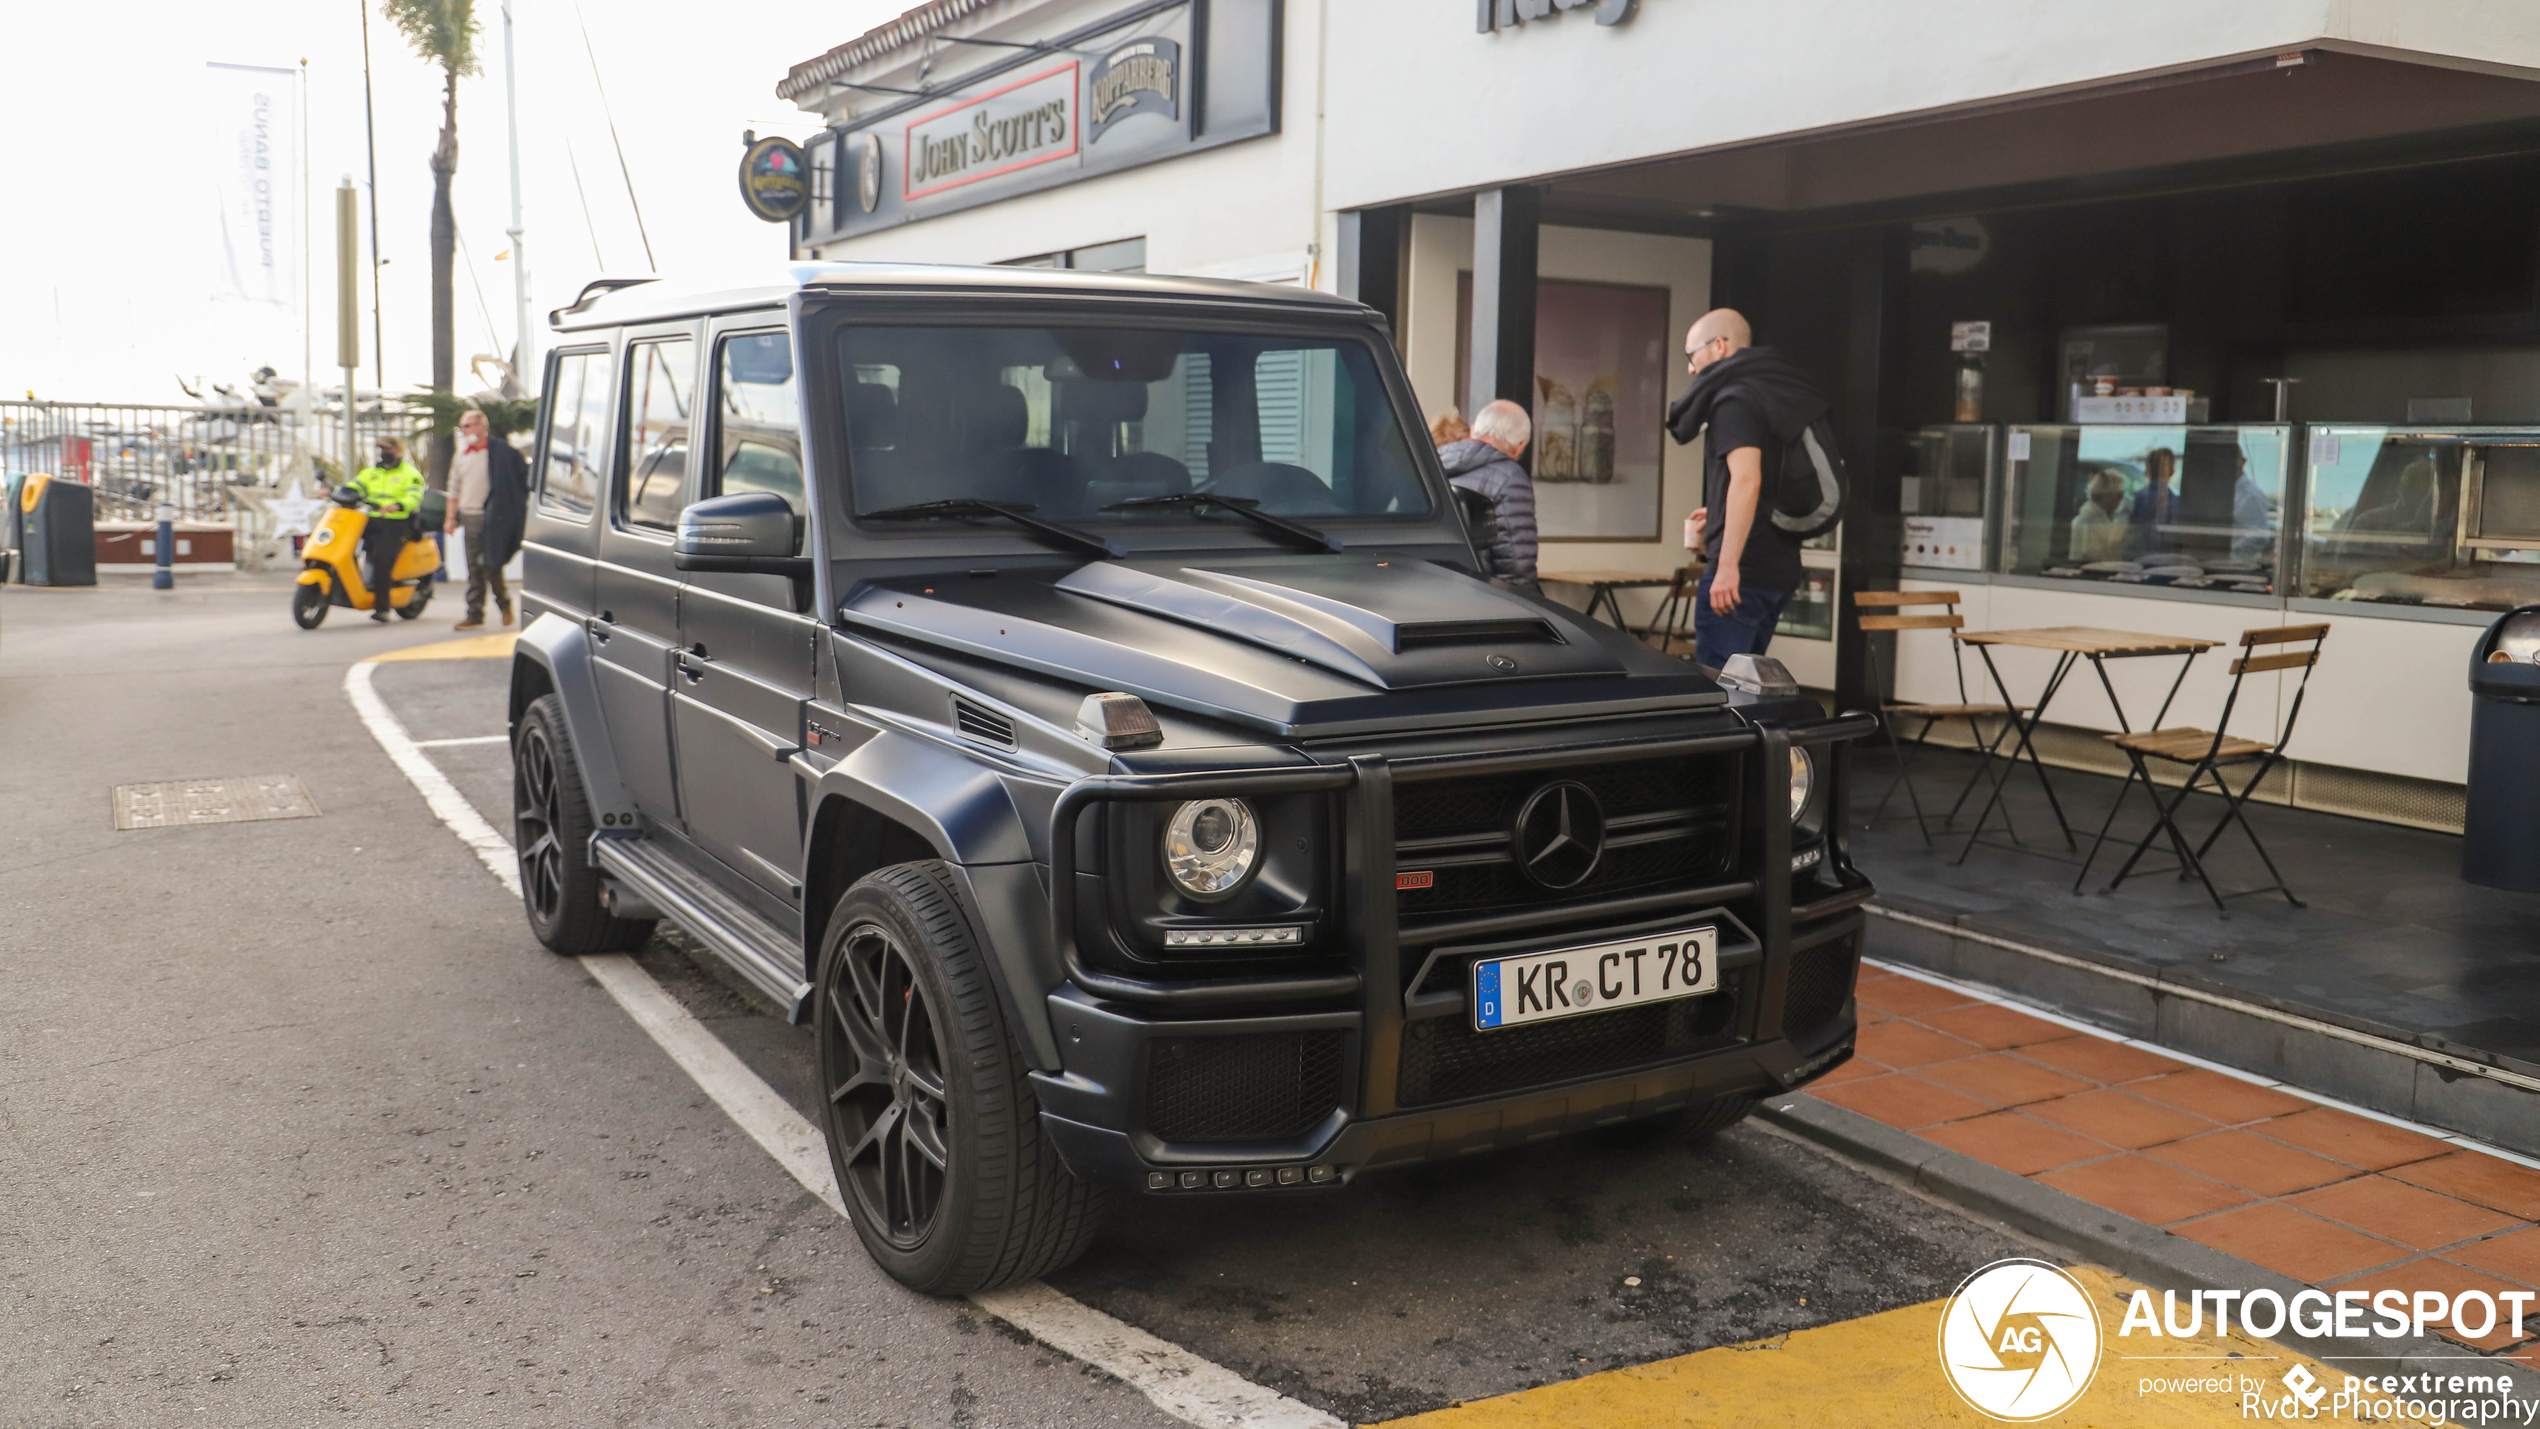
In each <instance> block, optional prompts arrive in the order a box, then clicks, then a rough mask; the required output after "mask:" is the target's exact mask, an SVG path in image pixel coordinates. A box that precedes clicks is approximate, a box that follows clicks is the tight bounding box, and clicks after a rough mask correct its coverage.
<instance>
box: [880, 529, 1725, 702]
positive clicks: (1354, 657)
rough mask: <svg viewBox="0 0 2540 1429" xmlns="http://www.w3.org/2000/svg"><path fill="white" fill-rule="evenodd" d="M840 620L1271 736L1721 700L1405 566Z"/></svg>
mask: <svg viewBox="0 0 2540 1429" xmlns="http://www.w3.org/2000/svg"><path fill="white" fill-rule="evenodd" d="M844 613H845V614H846V616H847V618H848V621H849V623H850V624H851V625H855V626H859V627H862V628H865V629H867V630H870V631H873V632H874V633H877V634H887V635H888V636H892V637H896V638H897V639H899V640H907V641H915V642H918V643H921V644H927V645H936V646H942V647H945V648H948V649H951V650H955V651H958V652H960V653H962V654H965V655H969V656H973V657H978V656H985V657H987V658H990V659H994V660H997V661H999V662H1001V663H1006V664H1012V665H1016V666H1020V667H1023V668H1027V669H1032V670H1036V671H1039V672H1041V673H1044V674H1050V675H1056V676H1059V677H1061V678H1065V679H1068V680H1070V681H1074V682H1079V683H1083V684H1087V685H1090V686H1092V687H1094V688H1097V689H1116V690H1125V691H1128V692H1130V693H1132V694H1137V695H1139V696H1141V697H1143V698H1146V699H1149V700H1152V701H1156V702H1159V703H1162V704H1165V705H1169V706H1173V707H1177V708H1181V709H1184V710H1187V711H1189V712H1191V713H1195V714H1201V715H1206V716H1212V717H1218V718H1228V719H1233V720H1236V721H1238V722H1241V723H1246V724H1254V725H1258V726H1263V727H1267V728H1272V729H1277V730H1280V731H1283V732H1301V731H1303V730H1304V729H1306V728H1307V727H1309V726H1324V725H1327V724H1329V723H1332V722H1334V721H1338V722H1341V723H1346V724H1349V725H1353V726H1356V725H1360V724H1362V723H1363V722H1366V721H1369V720H1375V719H1385V718H1389V717H1390V718H1413V719H1418V718H1419V717H1420V716H1422V715H1424V714H1437V715H1444V714H1448V713H1455V714H1458V715H1461V716H1463V717H1475V716H1482V715H1484V714H1485V713H1486V712H1490V711H1500V712H1504V714H1505V716H1506V717H1541V716H1542V715H1544V714H1546V713H1549V712H1551V710H1549V709H1548V708H1547V707H1557V708H1558V709H1560V710H1562V711H1564V712H1567V711H1569V710H1571V709H1573V708H1577V707H1580V706H1582V705H1585V706H1593V707H1599V708H1602V707H1608V706H1610V705H1612V704H1613V703H1614V702H1617V701H1620V702H1623V703H1624V704H1625V705H1626V706H1627V707H1633V708H1638V707H1644V702H1647V701H1660V702H1664V703H1667V704H1672V705H1675V706H1677V707H1686V706H1688V705H1697V704H1712V703H1717V702H1718V701H1719V700H1720V698H1721V696H1720V695H1719V693H1718V690H1717V687H1715V686H1714V685H1712V684H1711V682H1710V681H1708V680H1705V679H1703V678H1702V677H1701V675H1700V674H1698V673H1697V672H1695V671H1694V670H1693V668H1692V667H1691V666H1689V665H1687V664H1685V663H1684V662H1683V661H1681V660H1676V659H1672V658H1670V657H1667V656H1664V655H1661V654H1659V653H1658V652H1656V651H1654V650H1651V649H1649V648H1648V647H1647V646H1645V645H1642V644H1640V643H1639V642H1638V641H1635V640H1633V639H1631V638H1630V637H1629V636H1627V635H1624V634H1623V633H1622V632H1620V631H1617V630H1614V629H1612V628H1610V627H1607V626H1603V625H1599V624H1595V623H1593V622H1588V621H1585V620H1583V619H1581V618H1579V617H1578V616H1576V615H1575V614H1573V613H1572V612H1569V611H1567V610H1564V609H1562V608H1560V607H1557V606H1552V605H1549V604H1547V603H1544V602H1539V601H1534V600H1528V599H1525V598H1523V597H1520V596H1517V595H1514V594H1512V593H1510V592H1508V591H1504V590H1501V589H1498V588H1496V587H1494V586H1491V585H1488V584H1485V583H1483V582H1481V581H1478V580H1475V579H1473V578H1472V577H1470V576H1467V575H1464V574H1461V573H1459V572H1456V571H1452V570H1448V569H1446V568H1444V567H1441V566H1437V565H1434V564H1431V563H1430V562H1427V561H1422V560H1417V559H1407V558H1400V559H1388V558H1383V557H1380V556H1375V555H1359V554H1352V555H1347V556H1320V555H1299V556H1267V557H1235V558H1226V559H1217V560H1201V561H1182V560H1171V559H1165V560H1120V561H1096V562H1093V563H1091V564H1088V565H1084V566H1080V567H1077V568H1075V569H1073V570H1061V571H1049V570H1044V571H1038V572H1031V571H1012V572H1006V573H1003V574H1000V575H997V576H994V577H988V578H978V577H966V576H938V577H925V578H918V579H915V580H893V581H889V582H880V583H874V584H870V585H867V586H864V587H862V588H861V589H859V590H858V591H857V592H856V593H855V594H854V595H853V596H851V597H850V598H849V599H848V601H847V602H846V607H845V612H844ZM1420 722H1424V723H1425V722H1427V721H1426V720H1420Z"/></svg>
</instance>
